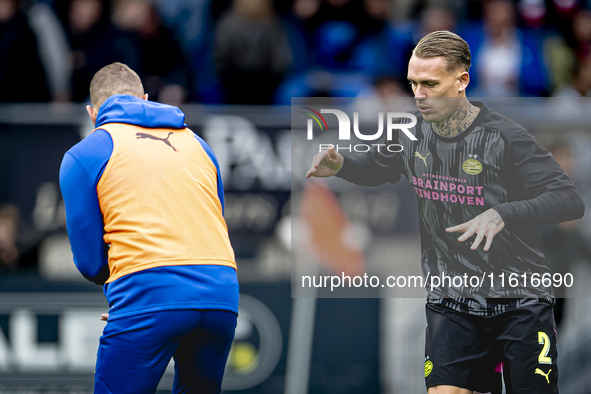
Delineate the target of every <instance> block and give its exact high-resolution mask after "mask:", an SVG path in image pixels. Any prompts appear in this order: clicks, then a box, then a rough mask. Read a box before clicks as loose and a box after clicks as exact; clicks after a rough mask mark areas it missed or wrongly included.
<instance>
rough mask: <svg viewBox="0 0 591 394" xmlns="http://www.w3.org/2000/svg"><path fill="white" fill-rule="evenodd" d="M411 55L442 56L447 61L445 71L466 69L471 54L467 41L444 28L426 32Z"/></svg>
mask: <svg viewBox="0 0 591 394" xmlns="http://www.w3.org/2000/svg"><path fill="white" fill-rule="evenodd" d="M412 53H413V55H415V56H416V57H420V58H430V57H442V58H444V59H445V61H446V62H447V67H446V69H447V71H449V72H451V71H456V70H463V71H468V70H469V69H470V65H471V64H472V55H471V54H470V47H469V46H468V43H467V42H466V41H464V40H463V39H462V37H460V36H458V35H457V34H455V33H452V32H450V31H446V30H440V31H435V32H433V33H429V34H427V35H426V36H425V37H423V38H422V39H421V41H419V43H418V44H417V46H416V47H415V49H413V51H412Z"/></svg>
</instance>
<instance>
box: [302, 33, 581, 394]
mask: <svg viewBox="0 0 591 394" xmlns="http://www.w3.org/2000/svg"><path fill="white" fill-rule="evenodd" d="M470 64H471V55H470V49H469V48H468V44H467V43H466V42H465V41H464V40H463V39H462V38H461V37H459V36H457V35H456V34H454V33H451V32H448V31H437V32H434V33H430V34H428V35H426V36H425V37H423V39H422V40H421V41H420V42H419V43H418V44H417V46H416V48H415V49H414V51H413V55H412V57H411V59H410V62H409V65H408V75H407V77H408V81H409V83H410V84H411V86H412V89H413V92H414V95H415V100H416V104H417V107H418V111H416V112H415V116H416V117H417V124H416V126H415V127H413V128H411V129H410V130H411V131H412V132H413V135H414V136H415V137H416V141H415V140H411V139H410V138H406V137H405V136H400V138H398V140H397V143H399V144H401V145H402V146H403V150H402V152H397V153H391V152H389V151H388V150H385V149H382V150H380V149H379V148H375V147H374V148H373V149H372V150H371V151H369V152H368V153H362V154H358V155H354V156H344V157H343V156H341V155H340V154H339V153H337V152H336V151H335V150H334V148H331V149H329V150H328V151H323V152H320V153H319V154H318V155H316V156H315V157H314V160H313V162H312V165H311V168H310V170H309V171H308V173H307V174H306V176H307V177H311V176H316V177H327V176H334V175H336V176H338V177H341V178H343V179H346V180H348V181H350V182H353V183H356V184H359V185H365V186H377V185H381V184H384V183H387V182H391V183H394V182H397V181H399V180H400V178H401V177H402V176H405V177H406V178H407V179H408V180H409V182H411V184H412V185H413V186H414V188H415V190H416V193H417V200H418V203H419V214H420V232H421V248H422V253H421V256H422V258H421V264H422V268H423V275H424V276H427V275H430V276H431V277H435V276H440V277H441V276H442V275H447V276H462V277H463V274H468V276H478V277H481V276H482V275H483V274H492V275H493V277H494V278H495V281H494V284H493V285H492V286H491V285H490V283H489V282H486V283H485V284H484V285H483V286H482V287H481V288H478V287H474V286H471V285H470V284H468V283H466V284H462V285H461V286H449V287H443V286H441V287H436V288H434V289H431V288H428V289H427V290H428V292H429V295H428V299H427V305H426V313H427V324H428V326H427V333H426V345H425V380H426V385H427V388H428V392H429V394H466V393H472V392H473V391H479V392H488V391H489V390H491V389H494V387H497V389H498V386H499V383H500V382H499V380H498V377H497V376H498V375H495V372H494V371H495V368H496V367H497V365H498V363H499V362H503V364H502V365H503V368H504V371H503V376H504V379H505V385H506V387H507V392H510V393H513V394H534V393H536V394H543V393H557V392H558V385H557V380H558V367H557V365H556V361H557V360H556V359H557V353H556V337H555V332H556V331H555V328H554V327H555V324H554V317H553V311H552V304H553V300H554V299H553V296H552V289H551V288H550V287H544V286H539V287H536V288H532V286H529V285H528V286H522V287H510V286H508V285H507V283H505V284H504V286H503V284H502V283H500V281H499V280H498V279H499V278H500V275H501V274H505V275H509V274H514V275H518V276H519V275H523V274H525V275H526V276H527V278H528V281H529V280H530V279H531V274H532V273H537V274H539V275H542V274H547V273H550V272H551V271H550V266H549V264H548V261H547V260H546V258H545V256H544V252H543V249H542V245H541V242H540V239H539V236H538V232H537V224H547V223H557V222H562V221H568V220H573V219H577V218H580V217H581V216H582V215H583V213H584V204H583V201H582V199H581V197H580V196H579V194H578V193H577V191H576V188H575V186H574V185H573V183H572V182H571V180H570V179H569V177H568V176H567V175H566V174H565V172H564V171H563V169H562V168H561V167H560V166H559V165H558V163H557V162H556V160H554V158H553V157H552V155H551V154H550V153H549V152H548V151H547V150H545V149H543V148H542V147H541V146H540V145H539V144H538V142H537V141H536V140H535V139H534V137H533V136H532V135H531V134H530V133H529V132H528V131H527V130H525V129H523V127H521V126H520V125H518V124H516V123H514V122H512V121H511V120H509V119H507V118H505V117H503V116H502V115H500V114H498V113H496V112H494V111H491V110H489V109H488V108H486V106H485V105H484V104H483V103H478V102H470V101H469V100H468V99H467V98H466V93H465V92H466V87H467V86H468V84H469V82H470V75H469V73H468V71H469V68H470ZM381 142H382V143H383V142H384V141H381ZM376 146H379V145H378V144H376ZM457 232H460V233H463V235H461V236H459V237H458V235H457ZM472 237H475V239H474V241H473V242H472V243H471V244H468V242H466V241H468V240H469V239H470V238H472ZM485 239H486V241H484V240H485ZM482 244H483V245H484V247H483V248H479V246H481V245H482ZM520 277H521V276H520ZM487 278H488V276H487ZM529 283H531V282H529Z"/></svg>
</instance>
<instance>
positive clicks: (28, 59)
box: [0, 0, 49, 102]
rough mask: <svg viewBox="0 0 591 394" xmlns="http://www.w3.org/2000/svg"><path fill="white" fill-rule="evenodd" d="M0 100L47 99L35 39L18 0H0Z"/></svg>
mask: <svg viewBox="0 0 591 394" xmlns="http://www.w3.org/2000/svg"><path fill="white" fill-rule="evenodd" d="M0 54H1V55H0V102H31V101H49V91H48V88H47V82H46V78H45V73H44V70H43V67H42V65H41V61H40V60H39V55H38V53H37V41H36V39H35V35H34V34H33V32H32V30H31V28H30V27H29V25H28V23H27V18H26V17H25V15H24V14H23V13H22V12H21V11H20V10H19V0H0Z"/></svg>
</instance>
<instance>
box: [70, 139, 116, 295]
mask: <svg viewBox="0 0 591 394" xmlns="http://www.w3.org/2000/svg"><path fill="white" fill-rule="evenodd" d="M112 150H113V143H112V141H111V139H110V136H109V135H108V133H106V132H105V131H103V130H97V131H95V132H94V133H93V134H91V135H90V136H88V137H87V138H86V139H85V140H83V141H82V142H80V143H79V144H78V145H76V146H75V147H74V148H72V149H71V150H70V151H68V152H67V153H66V154H65V155H64V159H63V161H62V165H61V168H60V188H61V191H62V196H63V198H64V203H65V206H66V225H67V229H68V237H69V238H70V245H71V247H72V253H73V254H74V262H75V263H76V267H77V268H78V270H79V271H80V273H82V275H83V276H84V277H85V278H86V279H88V280H90V281H92V282H94V283H97V284H103V283H104V282H105V281H106V280H107V279H108V277H109V269H108V264H107V255H106V245H105V243H104V240H103V233H104V223H103V216H102V213H101V209H100V205H99V200H98V194H97V190H96V185H97V183H98V181H99V179H100V176H101V175H102V172H103V170H104V168H105V166H106V164H107V162H108V160H109V158H110V156H111V153H112Z"/></svg>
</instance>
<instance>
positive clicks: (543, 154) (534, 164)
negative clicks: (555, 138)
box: [494, 131, 585, 224]
mask: <svg viewBox="0 0 591 394" xmlns="http://www.w3.org/2000/svg"><path fill="white" fill-rule="evenodd" d="M509 161H510V165H511V171H512V172H513V173H514V174H517V176H516V178H515V179H514V181H516V182H518V183H519V184H520V185H522V187H523V188H524V189H525V192H526V194H527V195H528V196H530V197H531V198H529V199H524V200H520V201H512V202H507V203H503V204H499V205H497V206H495V207H494V209H495V210H496V211H497V212H498V213H499V215H501V218H502V219H503V221H504V222H505V224H509V223H511V222H514V221H533V222H534V223H536V224H554V223H560V222H566V221H569V220H574V219H579V218H581V217H582V216H583V214H584V213H585V204H584V202H583V199H582V198H581V196H580V195H579V193H578V192H577V189H576V187H575V185H574V184H573V183H572V181H571V180H570V178H569V177H568V175H566V173H565V172H564V170H563V169H562V167H560V165H559V164H558V163H557V162H556V160H555V159H554V157H552V155H551V154H550V152H548V151H547V150H546V149H544V148H542V147H541V146H540V145H539V143H538V142H537V141H536V140H535V138H534V137H533V136H532V135H531V134H530V133H529V132H527V131H524V132H522V133H521V134H520V135H519V136H518V137H517V138H516V139H515V140H514V141H513V143H512V144H511V145H510V148H509Z"/></svg>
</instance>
